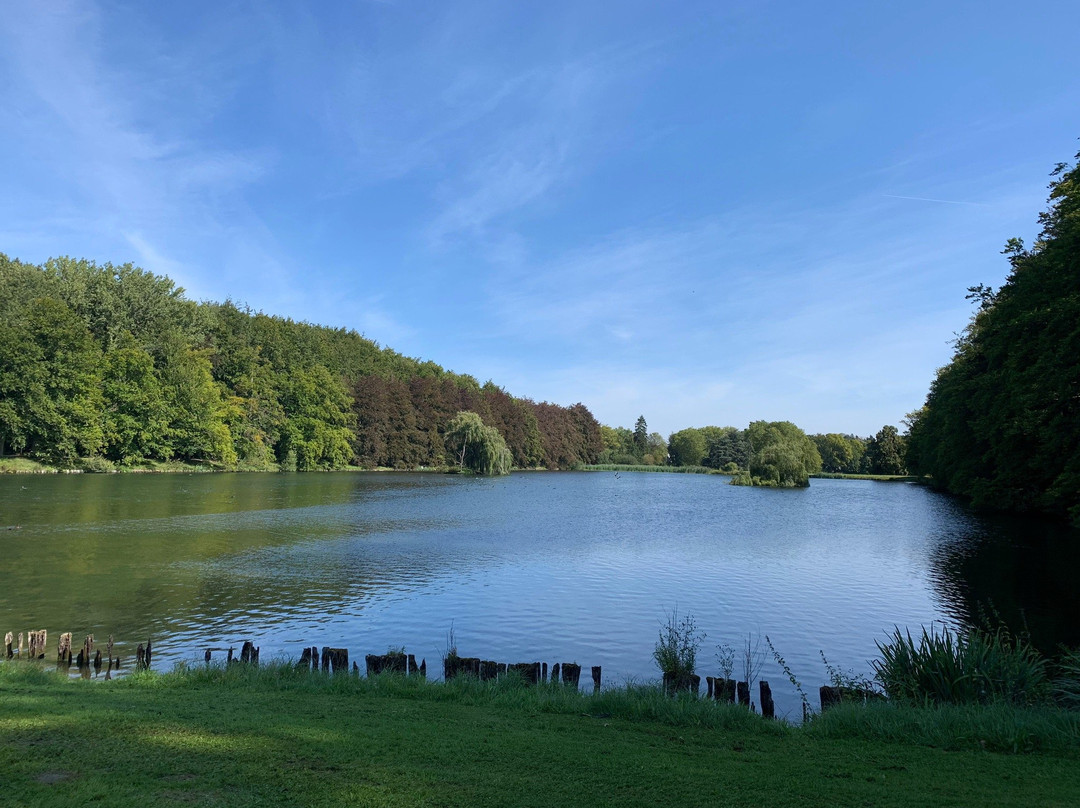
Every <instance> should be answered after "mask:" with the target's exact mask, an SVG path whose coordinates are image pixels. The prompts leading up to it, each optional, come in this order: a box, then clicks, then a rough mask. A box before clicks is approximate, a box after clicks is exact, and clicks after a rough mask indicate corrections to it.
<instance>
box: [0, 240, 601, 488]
mask: <svg viewBox="0 0 1080 808" xmlns="http://www.w3.org/2000/svg"><path fill="white" fill-rule="evenodd" d="M462 412H472V413H475V414H476V415H477V416H478V417H479V418H480V419H482V423H483V425H484V427H485V428H489V429H494V430H496V431H497V433H498V435H499V437H500V439H501V441H502V443H503V444H504V445H503V446H501V447H500V446H498V445H497V444H496V443H495V442H494V441H489V443H490V444H491V445H492V446H493V447H494V448H493V451H494V454H493V455H491V457H490V458H489V460H491V461H492V463H491V464H490V468H489V469H488V471H489V472H492V471H502V470H505V469H506V468H508V467H509V466H511V465H512V466H514V467H518V468H535V467H544V468H549V469H561V468H572V467H574V466H577V465H580V464H582V463H592V462H595V461H596V460H597V459H598V457H599V454H600V452H601V450H602V444H601V438H600V425H599V423H598V422H597V421H596V419H595V418H594V417H593V415H592V413H591V412H589V410H588V409H587V408H586V407H585V406H584V405H583V404H574V405H573V406H569V407H564V406H560V405H557V404H550V403H547V402H541V403H536V402H533V401H531V400H528V399H523V398H516V397H514V396H512V395H511V394H509V393H508V392H506V391H505V390H503V389H502V388H501V387H498V386H497V385H495V384H494V383H493V382H490V381H489V382H487V383H485V384H480V383H479V382H478V381H477V380H476V379H475V378H473V377H472V376H469V375H464V374H457V373H452V372H450V371H447V370H445V369H444V368H442V367H440V366H439V365H437V364H435V363H434V362H430V361H422V360H419V359H412V358H409V357H406V356H402V355H401V354H398V353H396V352H395V351H392V350H390V349H388V348H382V347H380V346H379V345H378V344H377V343H375V342H373V341H371V340H369V339H366V338H365V337H363V336H362V335H360V334H358V333H357V332H356V331H351V330H346V329H340V328H339V329H334V328H328V327H325V326H318V325H312V324H309V323H298V322H295V321H293V320H290V319H287V318H282V317H271V316H268V315H266V314H263V313H261V312H253V311H251V310H250V309H245V308H240V307H238V306H237V305H235V304H234V303H232V302H230V301H226V302H225V303H214V302H204V303H195V302H193V301H191V300H188V299H187V298H186V297H185V296H184V293H183V290H182V289H180V288H178V287H176V286H175V284H174V283H173V281H171V280H170V279H168V278H166V277H162V276H158V275H154V274H152V273H149V272H146V271H144V270H142V269H139V268H137V267H134V266H132V265H130V264H126V265H124V266H119V267H117V266H113V265H112V264H104V265H100V266H99V265H97V264H95V263H94V262H92V261H85V260H75V259H71V258H57V259H52V260H50V261H47V262H45V263H44V264H42V265H40V266H37V265H33V264H27V263H23V262H20V261H18V260H14V259H11V258H8V257H7V256H5V255H3V254H0V468H5V469H8V470H15V471H26V470H40V469H30V468H28V467H27V466H26V464H25V463H13V462H12V459H11V457H10V456H11V455H17V456H19V458H18V459H19V460H26V461H28V462H31V461H32V462H36V463H40V464H42V465H43V466H51V467H56V468H61V469H78V470H82V471H91V472H93V471H98V472H106V471H113V470H139V469H148V470H170V465H169V464H180V466H181V468H183V470H189V468H190V467H191V466H197V467H206V468H211V469H216V470H230V471H269V470H278V469H281V470H290V471H291V470H296V471H315V470H334V469H346V468H350V467H362V468H391V469H395V470H397V469H401V470H405V469H417V468H424V467H427V468H449V467H452V466H458V465H461V463H459V458H454V457H452V456H451V455H452V451H453V449H452V447H450V446H448V445H447V433H448V429H449V428H450V424H451V421H452V420H453V419H454V418H455V416H457V414H458V413H462ZM492 437H493V436H492V435H491V434H490V433H488V438H492ZM504 450H505V451H504ZM162 464H164V466H163V465H162Z"/></svg>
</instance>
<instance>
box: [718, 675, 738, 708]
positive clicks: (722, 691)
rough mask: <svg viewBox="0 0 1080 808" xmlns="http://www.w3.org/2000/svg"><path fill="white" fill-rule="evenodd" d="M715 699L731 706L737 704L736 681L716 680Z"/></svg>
mask: <svg viewBox="0 0 1080 808" xmlns="http://www.w3.org/2000/svg"><path fill="white" fill-rule="evenodd" d="M713 698H714V699H716V700H717V701H726V702H728V703H729V704H734V703H735V680H734V679H714V680H713Z"/></svg>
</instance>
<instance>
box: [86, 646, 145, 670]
mask: <svg viewBox="0 0 1080 808" xmlns="http://www.w3.org/2000/svg"><path fill="white" fill-rule="evenodd" d="M82 658H83V652H82V651H80V652H79V667H80V668H81V667H82ZM145 669H146V648H144V647H143V644H142V643H139V647H138V648H136V649H135V670H137V671H141V670H145Z"/></svg>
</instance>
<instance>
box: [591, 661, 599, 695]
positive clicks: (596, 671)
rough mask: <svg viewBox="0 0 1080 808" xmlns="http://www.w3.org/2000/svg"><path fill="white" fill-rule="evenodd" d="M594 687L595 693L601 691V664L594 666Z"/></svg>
mask: <svg viewBox="0 0 1080 808" xmlns="http://www.w3.org/2000/svg"><path fill="white" fill-rule="evenodd" d="M592 689H593V693H599V692H600V666H599V665H593V666H592Z"/></svg>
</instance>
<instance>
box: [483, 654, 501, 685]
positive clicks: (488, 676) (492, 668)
mask: <svg viewBox="0 0 1080 808" xmlns="http://www.w3.org/2000/svg"><path fill="white" fill-rule="evenodd" d="M498 675H499V663H498V662H494V661H492V660H487V659H485V660H484V661H482V662H481V663H480V681H481V682H490V681H491V680H492V679H494V678H496V677H497V676H498Z"/></svg>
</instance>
